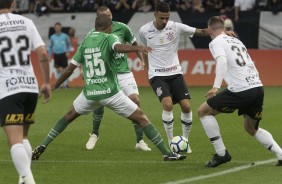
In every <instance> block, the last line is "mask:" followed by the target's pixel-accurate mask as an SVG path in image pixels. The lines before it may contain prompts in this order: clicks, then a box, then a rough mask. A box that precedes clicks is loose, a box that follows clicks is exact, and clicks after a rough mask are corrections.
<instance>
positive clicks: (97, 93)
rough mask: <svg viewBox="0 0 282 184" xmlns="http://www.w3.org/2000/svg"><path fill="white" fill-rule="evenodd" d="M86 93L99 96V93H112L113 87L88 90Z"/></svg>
mask: <svg viewBox="0 0 282 184" xmlns="http://www.w3.org/2000/svg"><path fill="white" fill-rule="evenodd" d="M86 93H87V95H88V96H97V95H105V94H110V93H112V90H111V88H108V89H105V90H95V89H94V90H92V91H90V90H86Z"/></svg>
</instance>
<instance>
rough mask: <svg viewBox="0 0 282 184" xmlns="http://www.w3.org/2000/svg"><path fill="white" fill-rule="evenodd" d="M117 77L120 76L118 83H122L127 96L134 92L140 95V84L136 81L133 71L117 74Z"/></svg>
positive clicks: (121, 86) (121, 85)
mask: <svg viewBox="0 0 282 184" xmlns="http://www.w3.org/2000/svg"><path fill="white" fill-rule="evenodd" d="M117 78H118V83H119V85H120V88H121V90H122V91H123V92H124V94H125V95H126V96H129V95H132V94H137V95H139V92H138V86H137V84H136V81H135V78H134V76H133V73H132V72H130V73H122V74H121V73H120V74H117Z"/></svg>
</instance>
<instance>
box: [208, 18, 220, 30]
mask: <svg viewBox="0 0 282 184" xmlns="http://www.w3.org/2000/svg"><path fill="white" fill-rule="evenodd" d="M208 26H209V27H211V28H212V29H214V30H216V29H224V20H223V19H222V18H221V17H219V16H213V17H211V18H210V19H209V20H208Z"/></svg>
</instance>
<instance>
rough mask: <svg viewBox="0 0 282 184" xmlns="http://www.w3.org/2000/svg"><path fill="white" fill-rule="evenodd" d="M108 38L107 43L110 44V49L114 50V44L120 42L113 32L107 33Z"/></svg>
mask: <svg viewBox="0 0 282 184" xmlns="http://www.w3.org/2000/svg"><path fill="white" fill-rule="evenodd" d="M108 40H109V44H110V47H111V48H112V50H114V46H115V45H116V44H120V41H119V38H118V36H116V35H114V34H111V35H108Z"/></svg>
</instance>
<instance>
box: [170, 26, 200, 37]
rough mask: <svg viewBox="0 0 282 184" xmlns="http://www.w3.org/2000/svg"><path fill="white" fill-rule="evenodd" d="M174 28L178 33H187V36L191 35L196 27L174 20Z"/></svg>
mask: <svg viewBox="0 0 282 184" xmlns="http://www.w3.org/2000/svg"><path fill="white" fill-rule="evenodd" d="M175 26H176V30H177V32H179V34H187V35H188V36H189V37H193V35H194V34H195V32H196V28H194V27H190V26H187V25H185V24H182V23H178V22H175Z"/></svg>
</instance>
